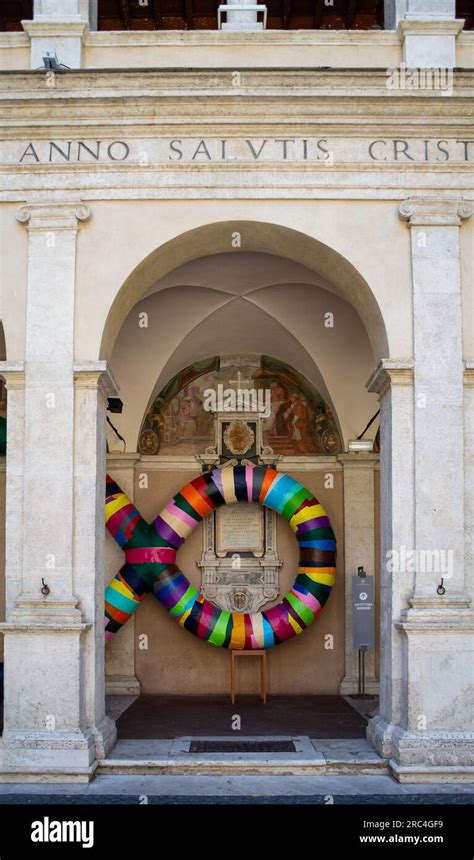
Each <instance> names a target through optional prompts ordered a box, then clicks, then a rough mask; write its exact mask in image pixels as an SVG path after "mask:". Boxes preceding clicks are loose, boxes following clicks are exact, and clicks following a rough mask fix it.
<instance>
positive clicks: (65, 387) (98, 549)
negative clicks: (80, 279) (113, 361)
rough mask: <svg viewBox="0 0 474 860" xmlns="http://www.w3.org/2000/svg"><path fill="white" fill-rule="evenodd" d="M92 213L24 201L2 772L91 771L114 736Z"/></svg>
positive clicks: (79, 776) (22, 775) (103, 386)
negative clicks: (89, 246) (90, 322)
mask: <svg viewBox="0 0 474 860" xmlns="http://www.w3.org/2000/svg"><path fill="white" fill-rule="evenodd" d="M89 214H90V212H89V209H88V207H87V206H84V205H83V204H81V203H80V202H77V201H72V202H60V203H56V202H41V203H40V202H37V203H28V204H25V205H23V206H21V207H20V208H19V210H18V213H17V219H18V221H19V222H20V223H21V224H24V225H26V227H27V229H28V233H29V239H28V279H27V314H26V318H27V323H26V344H25V361H24V365H22V366H20V365H19V366H18V367H12V366H8V365H4V366H3V367H2V372H3V374H4V376H5V378H6V380H7V386H8V387H9V389H10V394H11V395H12V396H10V394H9V413H8V433H9V442H10V441H11V442H12V444H11V445H10V444H9V445H8V449H7V485H8V488H7V494H8V496H9V499H10V500H11V501H12V503H13V504H12V512H11V515H10V516H11V519H10V520H9V521H8V522H7V593H8V605H7V615H6V622H5V623H4V624H2V625H1V629H2V631H3V633H4V636H5V729H4V734H3V753H4V761H3V779H5V780H15V779H20V780H21V779H26V780H34V779H45V778H49V779H53V780H54V779H57V778H58V777H59V775H60V774H62V775H63V776H62V778H63V779H64V774H68V778H70V779H72V780H80V781H84V780H88V779H90V777H91V776H92V775H93V773H94V770H95V767H96V763H97V760H98V758H100V757H103V755H104V753H106V752H107V751H108V750H109V749H110V747H111V745H112V744H113V742H114V739H115V726H114V724H113V722H112V721H111V720H109V719H108V718H107V717H105V707H104V682H103V676H104V668H103V621H102V608H103V573H102V571H103V546H104V529H103V492H101V489H102V488H103V486H104V481H105V407H106V396H107V392H108V391H115V386H114V385H113V383H112V382H111V380H110V377H109V375H108V374H107V369H106V367H105V364H104V363H100V364H99V365H90V364H87V365H85V366H84V365H80V366H75V365H74V307H75V289H76V239H77V233H78V229H79V224H80V222H81V221H84V220H86V219H87V218H88V217H89ZM23 386H24V388H23ZM16 528H17V529H18V531H17V532H16V531H15V529H16ZM20 543H21V546H20ZM15 550H20V551H19V553H18V559H17V560H16V559H15V558H14V554H15ZM99 572H100V584H98V579H99ZM25 654H28V660H25Z"/></svg>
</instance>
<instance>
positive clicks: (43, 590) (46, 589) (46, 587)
mask: <svg viewBox="0 0 474 860" xmlns="http://www.w3.org/2000/svg"><path fill="white" fill-rule="evenodd" d="M41 582H42V583H43V586H42V588H41V594H44V595H45V596H46V595H47V594H49V592H50V588H49V585H46V583H45V581H44V579H43V577H41Z"/></svg>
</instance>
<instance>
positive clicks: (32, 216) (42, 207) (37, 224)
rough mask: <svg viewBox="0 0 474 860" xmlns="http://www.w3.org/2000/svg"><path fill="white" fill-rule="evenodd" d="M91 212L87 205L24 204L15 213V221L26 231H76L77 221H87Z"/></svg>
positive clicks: (69, 203)
mask: <svg viewBox="0 0 474 860" xmlns="http://www.w3.org/2000/svg"><path fill="white" fill-rule="evenodd" d="M90 215H91V210H90V207H89V206H88V205H87V203H81V202H79V201H77V202H74V201H73V202H66V201H64V202H60V201H58V202H51V203H24V204H23V205H22V206H20V207H19V208H18V210H17V212H16V219H17V221H19V223H20V224H25V225H26V226H27V229H28V230H77V229H78V226H79V224H78V222H79V221H87V219H88V218H90Z"/></svg>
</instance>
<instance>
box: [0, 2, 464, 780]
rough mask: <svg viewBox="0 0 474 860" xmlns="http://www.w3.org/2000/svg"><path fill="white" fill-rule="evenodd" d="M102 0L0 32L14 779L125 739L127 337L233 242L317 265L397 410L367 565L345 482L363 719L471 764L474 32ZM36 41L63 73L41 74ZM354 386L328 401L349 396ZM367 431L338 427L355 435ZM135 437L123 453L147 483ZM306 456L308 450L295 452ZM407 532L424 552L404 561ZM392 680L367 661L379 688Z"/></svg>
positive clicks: (396, 11)
mask: <svg viewBox="0 0 474 860" xmlns="http://www.w3.org/2000/svg"><path fill="white" fill-rule="evenodd" d="M92 5H93V4H88V3H87V2H82V0H69V3H68V4H67V7H68V8H67V14H66V10H65V6H66V3H63V2H61V3H56V2H52V0H51V2H48V0H42V2H38V3H35V18H34V20H33V21H31V22H25V24H24V33H19V34H17V33H14V34H2V36H1V37H0V63H1V68H2V69H6V70H8V74H4V75H2V76H1V86H2V90H1V101H0V111H1V113H2V119H3V124H2V132H1V140H0V234H1V236H2V244H3V248H2V250H3V251H4V252H5V253H4V254H2V258H3V259H2V266H3V271H2V278H1V289H2V292H1V319H2V324H3V331H4V335H5V355H4V359H5V360H4V362H3V363H2V365H1V368H0V370H1V374H2V376H3V377H4V378H5V380H6V384H7V388H8V441H7V445H8V447H7V452H8V453H7V458H6V511H7V512H6V553H5V555H6V599H5V603H6V616H5V622H4V623H3V624H2V631H3V634H4V641H5V650H4V655H5V656H4V660H5V727H4V735H3V740H2V746H1V755H2V765H1V767H2V778H3V779H5V780H16V779H24V780H34V779H44V778H50V779H57V780H60V781H61V780H62V781H64V778H65V776H66V775H67V778H68V780H69V779H78V780H88V779H90V778H91V776H92V775H93V773H94V770H95V768H96V766H97V761H98V760H99V759H101V758H104V757H106V756H107V755H108V753H109V752H110V751H111V749H112V748H113V744H114V741H115V727H114V724H113V722H112V721H111V720H110V719H109V718H107V717H106V716H105V708H104V691H105V670H104V664H105V660H104V643H103V625H102V608H103V588H104V570H105V535H104V526H103V486H104V476H105V469H106V456H105V434H106V430H105V409H106V401H107V397H109V396H112V395H114V394H116V393H117V391H118V389H119V387H120V386H121V378H119V376H122V374H114V370H115V366H116V365H117V366H119V360H118V359H117V357H116V354H114V347H115V344H116V342H117V341H118V338H119V337H120V336H121V332H122V331H125V329H126V325H127V319H129V315H130V314H131V313H132V311H133V309H134V308H135V307H136V306H137V303H139V302H142V301H143V300H145V299H146V297H147V296H148V297H149V296H151V295H152V294H153V293H154V292H156V291H157V290H158V291H159V290H160V289H161V287H160V284H161V285H165V286H166V278H168V277H169V276H170V273H172V272H173V271H174V270H176V269H177V268H178V267H180V266H185V265H186V264H188V263H192V262H193V261H195V260H197V259H198V258H204V257H211V256H212V255H224V254H230V253H232V254H238V253H239V252H245V253H251V254H255V255H261V254H266V255H274V256H275V255H276V256H278V257H280V258H282V259H284V260H286V261H288V260H290V261H292V262H293V263H295V264H297V265H299V266H301V267H306V268H307V269H309V270H311V271H312V272H313V273H316V275H317V277H318V278H319V279H320V280H319V281H318V284H319V286H320V287H321V289H322V288H324V289H326V290H327V291H328V294H331V291H332V292H333V293H334V295H335V296H337V298H338V299H339V300H341V301H342V302H343V303H346V304H347V305H348V306H350V308H351V309H352V310H353V311H354V313H355V314H356V315H357V317H358V320H359V321H360V325H361V329H363V332H364V337H365V338H366V340H367V344H368V345H369V347H370V351H371V356H372V373H371V374H370V379H369V381H368V383H367V391H364V388H363V384H362V382H361V383H360V385H358V387H357V396H356V397H354V400H357V405H356V406H355V407H354V408H355V409H359V410H360V415H361V416H362V415H364V416H365V417H366V419H367V420H368V419H369V418H370V417H371V414H373V412H374V411H375V409H376V408H377V398H378V399H379V401H380V409H381V453H380V483H381V488H380V498H381V504H380V549H379V553H380V555H379V559H378V560H376V557H375V543H374V531H375V520H376V513H375V511H376V502H375V494H376V493H378V490H377V485H376V483H375V482H374V478H375V473H376V472H377V460H376V458H374V457H370V456H369V457H364V456H363V455H362V456H359V455H341V456H340V457H339V458H337V459H336V458H334V464H333V465H334V470H335V471H336V470H337V471H338V472H339V473H342V476H343V486H344V494H345V495H344V502H343V508H344V525H343V532H344V534H343V539H344V545H345V559H344V560H342V559H341V560H340V564H341V565H343V561H344V566H343V567H342V570H343V571H345V577H346V587H345V592H344V599H345V607H346V608H345V618H346V625H345V626H346V630H345V635H346V645H345V648H344V649H341V652H340V654H341V659H342V662H343V663H344V664H345V668H344V673H343V676H342V677H341V684H342V686H341V689H342V692H352V691H354V683H355V664H354V654H353V653H352V651H351V649H350V647H349V645H350V630H349V626H350V613H349V593H348V588H349V583H350V576H351V575H352V574H353V573H354V572H355V570H354V567H355V566H356V563H357V559H358V556H359V554H360V553H363V555H364V559H365V560H366V565H367V570H368V572H369V573H371V572H373V570H375V568H376V566H377V564H378V565H379V567H380V607H381V608H380V611H381V631H380V661H381V668H380V711H379V714H378V715H377V716H376V717H374V718H373V719H372V720H371V723H370V725H369V730H368V737H369V739H370V740H371V742H372V743H373V744H374V746H375V748H376V749H377V750H378V752H379V753H380V754H381V755H383V756H384V757H386V758H388V759H389V761H390V765H391V768H392V772H393V773H394V774H395V775H396V776H397V778H398V779H400V780H411V781H417V780H426V779H436V780H438V779H440V778H442V779H449V778H451V779H462V778H466V777H470V778H472V771H473V767H474V752H473V750H474V743H473V741H474V735H473V732H472V712H473V709H472V704H473V702H472V687H473V683H472V682H473V677H472V665H473V663H472V633H473V627H474V616H473V612H472V608H471V599H472V595H473V582H472V576H473V567H472V559H473V555H472V538H471V536H472V532H473V528H472V526H473V522H472V517H473V509H474V500H473V484H472V480H470V477H472V468H473V466H472V462H473V450H472V447H473V446H472V440H473V429H472V414H473V410H472V408H470V407H472V403H471V401H472V388H473V385H472V380H473V355H474V343H473V331H472V316H471V315H470V309H471V308H472V281H471V278H472V272H471V271H470V263H469V260H470V256H469V254H470V249H471V248H472V238H473V219H472V218H471V217H470V216H471V203H470V201H471V200H472V163H473V160H474V144H472V142H471V141H470V138H469V134H468V130H467V121H468V112H469V108H470V104H471V101H472V61H471V59H470V56H471V53H472V36H471V35H470V34H468V33H462V32H461V25H460V24H459V22H458V21H456V20H455V18H454V3H452V2H450V0H440V2H439V3H437V4H436V7H434V4H433V3H432V2H430V3H428V2H424V0H418V2H417V0H392V2H391V3H388V4H387V6H388V10H389V12H390V14H391V16H392V18H393V30H390V31H385V32H378V31H377V32H373V33H372V32H365V33H364V32H361V33H359V32H353V33H352V32H351V33H337V32H327V33H323V32H312V31H307V32H269V33H264V32H239V30H241V27H237V31H236V32H232V30H229V31H228V32H225V33H206V32H203V33H199V32H193V33H185V34H176V33H171V32H159V33H139V32H130V33H123V34H118V33H97V32H94V30H93V27H94V10H93V9H91V6H92ZM428 7H429V8H428ZM434 8H435V11H436V14H433V10H434ZM234 14H237V13H234ZM251 14H253V13H251ZM229 23H232V15H231V17H230V21H229ZM396 27H397V28H398V29H395V28H396ZM45 50H48V51H55V52H56V54H57V56H58V60H59V62H60V63H62V64H64V65H65V66H69V67H70V68H71V69H74V72H73V73H68V72H67V70H63V71H58V72H45V71H36V72H35V71H33V70H35V69H38V67H39V66H42V61H43V60H42V58H43V55H44V52H45ZM403 63H404V64H405V66H406V65H408V66H410V67H415V68H416V69H417V70H418V72H420V71H422V70H423V69H427V68H428V69H429V68H431V67H432V66H433V65H434V64H436V65H438V66H439V65H440V63H441V65H443V67H444V72H445V77H443V78H441V77H439V79H438V84H439V86H436V85H434V84H433V83H431V88H430V89H429V90H428V91H427V90H426V78H422V77H420V76H419V77H418V78H417V80H418V86H416V87H415V86H406V78H403V75H402V74H401V72H400V70H401V69H402V68H404V67H403ZM387 64H389V65H390V69H387V71H385V69H386V66H387ZM319 66H321V68H317V67H319ZM351 66H352V67H353V68H350V67H351ZM323 67H328V68H323ZM30 69H31V71H30ZM397 69H398V70H399V72H400V73H398V74H394V70H395V72H397ZM453 69H454V71H453ZM412 80H413V79H412ZM420 80H424V81H425V84H424V85H423V86H420V85H419V84H420ZM431 81H432V79H431ZM295 277H296V276H295ZM294 283H295V280H294V279H293V282H292V285H293V286H294ZM318 284H315V285H312V286H311V288H312V290H313V287H314V290H313V292H314V293H316V287H318ZM300 285H301V284H300ZM201 286H202V285H201ZM204 286H205V284H204ZM287 286H288V284H287ZM306 286H308V284H306ZM174 288H175V287H174V286H173V287H172V289H174ZM318 288H319V287H318ZM313 292H311V295H313ZM160 295H162V296H163V299H162V302H166V300H167V295H168V296H170V295H171V297H172V292H171V287H170V292H168V293H167V294H165V291H164V288H163V292H162V293H160ZM176 295H178V294H177V293H176ZM289 295H290V292H289V291H288V290H287V291H286V293H284V292H283V293H282V298H281V299H280V298H279V297H278V296H277V295H276V294H275V295H274V296H273V298H272V302H273V314H274V316H275V317H279V319H280V320H283V321H286V325H287V327H288V331H291V332H294V331H296V330H297V331H298V337H297V339H298V340H299V341H300V342H303V341H304V340H305V339H306V343H307V346H305V349H307V351H308V354H310V353H311V350H314V352H315V357H314V363H315V364H317V363H318V360H317V359H318V357H317V348H316V346H317V343H316V338H315V334H314V332H315V327H314V322H313V320H314V318H313V317H311V313H310V303H309V302H310V300H309V298H308V305H306V304H305V300H304V299H302V302H300V306H299V308H300V310H301V304H302V305H303V308H304V309H306V320H305V319H304V316H305V314H300V316H298V312H299V311H298V308H297V307H295V308H293V307H292V305H291V301H289V300H288V296H289ZM309 295H310V293H309V292H308V296H309ZM188 298H189V301H186V302H185V303H180V302H176V306H175V307H174V311H173V307H172V306H167V307H168V311H167V313H169V316H168V317H166V326H165V327H164V330H163V332H162V334H161V341H160V344H162V347H160V348H162V355H161V357H160V361H161V365H160V367H159V368H158V370H159V371H160V372H161V371H163V373H165V371H166V367H167V365H166V362H167V361H169V362H171V358H172V356H173V354H174V351H175V349H176V343H179V342H181V341H182V340H183V339H184V337H185V336H186V337H187V336H188V333H189V331H190V330H192V328H193V326H194V324H195V316H196V314H197V313H198V311H197V310H196V309H195V308H194V306H193V304H192V296H191V295H190V296H189V297H188ZM234 298H235V297H234ZM206 300H207V299H206ZM312 300H313V299H311V301H312ZM203 301H205V299H204V298H202V300H200V307H202V302H203ZM236 301H237V299H236ZM259 301H260V299H259ZM256 303H257V302H256ZM257 304H258V303H257ZM261 304H262V306H263V304H264V303H263V300H262V301H261ZM164 306H165V305H163V307H164ZM178 306H179V308H178ZM236 307H237V305H236ZM341 308H342V305H341ZM178 310H179V313H178ZM212 310H213V312H214V311H215V310H216V309H215V308H214V306H213V308H212ZM328 310H331V308H328ZM265 312H266V311H265ZM186 314H188V315H189V316H186ZM193 315H194V317H193ZM176 316H179V317H180V324H181V325H183V326H187V330H186V331H185V330H184V329H183V330H181V329H180V330H178V328H174V327H173V326H175V322H174V320H175V317H176ZM176 325H177V324H176ZM231 328H232V327H231V326H230V325H229V332H230V331H231ZM336 330H337V327H336ZM173 337H175V339H176V343H175V342H174V341H173ZM229 337H230V335H229ZM275 338H276V339H277V336H276V335H275ZM202 348H203V349H204V347H202ZM233 348H234V346H233ZM235 348H238V345H237V344H235ZM245 348H246V349H247V348H249V347H248V345H247V344H246V346H245ZM251 348H253V349H254V350H255V351H258V350H257V348H256V345H254V346H253V347H251ZM288 348H289V347H288ZM196 349H197V346H196ZM340 349H341V350H344V349H347V346H346V345H345V343H344V340H342V339H341V342H340ZM365 349H366V347H365V341H364V345H362V335H361V339H360V350H361V352H360V355H359V353H357V355H354V357H353V356H351V355H348V359H347V361H348V363H351V361H352V362H353V363H354V365H355V366H356V367H357V368H358V370H357V371H356V372H361V371H362V368H364V367H365V366H366V358H365V357H362V358H361V357H360V356H361V355H362V353H363V355H364V356H365V355H366V352H364V350H365ZM208 354H212V350H210V351H209V352H208ZM198 357H199V358H201V357H203V356H202V355H201V354H200V355H199V356H197V355H196V354H195V355H194V356H193V359H196V358H198ZM144 361H146V356H145V357H144ZM321 361H324V356H321ZM186 363H187V362H184V364H186ZM328 372H329V370H328ZM369 372H370V371H369ZM369 372H367V373H366V376H369ZM115 375H117V379H115V378H114V377H115ZM171 375H172V374H171V373H170V374H169V376H171ZM157 377H158V372H157V373H156V375H155V381H156V378H157ZM125 379H126V371H125V370H124V372H123V380H124V381H125ZM127 384H128V383H127ZM344 385H345V382H344V379H343V378H342V379H341V380H340V382H339V385H338V392H334V397H336V396H338V397H339V399H340V400H341V402H342V401H344V400H345V401H346V407H345V408H346V410H347V414H348V415H349V414H350V408H349V407H348V406H347V404H348V403H350V397H351V392H350V391H348V390H347V387H346V388H344ZM151 394H152V391H151V390H149V396H151ZM329 394H330V395H331V396H332V394H331V391H329ZM374 406H375V408H374ZM358 414H359V413H358ZM141 417H142V415H138V414H137V415H135V416H134V417H133V419H131V423H133V422H135V424H136V425H137V426H139V424H140V420H141ZM127 420H128V419H127ZM359 429H361V428H359ZM356 431H357V427H356V426H355V425H354V428H352V427H351V425H350V419H347V424H346V426H345V429H344V433H343V435H344V442H345V444H346V445H347V443H348V441H349V438H354V436H355V435H356ZM135 450H136V449H135V447H134V445H133V444H131V445H130V447H129V449H128V450H127V452H126V453H125V454H124V455H118V454H114V455H111V458H110V462H109V468H110V470H111V471H112V472H113V474H114V475H115V476H116V477H117V479H118V480H119V482H122V484H123V486H125V488H126V489H129V490H130V491H133V490H135V489H136V487H135V473H136V471H137V469H141V463H140V461H139V458H138V455H136V454H135V453H134V452H135ZM297 465H298V468H300V469H302V470H303V471H304V470H310V469H311V468H313V466H314V464H313V466H312V464H311V463H309V464H308V463H306V464H305V465H304V467H302V464H301V462H300V463H299V464H295V463H293V462H288V461H287V462H286V463H282V465H281V468H283V469H287V470H288V471H289V472H291V473H292V474H293V473H294V472H296V471H297V468H296V466H297ZM161 466H162V467H163V471H166V469H167V468H168V469H169V466H168V467H167V466H166V464H164V463H162V464H161ZM186 468H189V463H188V464H187V463H183V464H182V465H181V469H182V470H183V469H186ZM321 468H325V464H321V465H319V466H317V468H315V473H316V472H317V471H318V470H321ZM191 472H192V473H193V472H195V467H194V466H193V467H192V468H191ZM357 502H358V504H356V503H357ZM341 509H342V506H341ZM355 510H357V514H355V513H354V511H355ZM405 551H409V552H410V551H415V553H417V554H418V555H416V561H415V564H414V566H411V567H410V566H408V567H405V569H402V567H400V566H399V568H398V569H394V568H393V565H392V566H390V565H388V564H387V559H388V557H389V555H388V554H390V553H392V554H394V553H398V555H397V558H398V559H400V558H401V556H402V554H403V552H405ZM427 551H435V552H438V553H441V552H446V553H448V552H451V553H452V555H450V558H451V557H452V565H451V567H450V569H449V572H448V574H444V588H445V591H444V592H443V593H442V594H439V593H438V591H437V588H438V585H439V579H440V575H439V572H438V571H434V570H428V571H427V570H426V567H425V566H423V565H422V564H421V563H420V562H419V559H420V557H421V553H423V552H427ZM119 557H120V553H119V552H118V551H116V555H115V562H117V561H118V559H119ZM113 565H114V559H113V558H112V557H111V558H110V571H109V573H110V574H113V572H115V570H114V568H113ZM441 575H443V574H441ZM43 582H44V583H45V584H46V585H47V586H48V588H49V593H48V594H44V593H42V592H41V588H42V583H43ZM43 587H44V586H43ZM180 635H181V634H180ZM183 635H184V634H183ZM134 639H135V633H134V628H133V622H130V626H129V627H127V630H126V631H125V630H124V631H123V636H122V635H121V638H120V639H119V638H117V641H116V642H114V643H113V645H112V646H111V651H110V653H109V656H108V658H107V659H108V681H107V683H108V686H109V689H110V691H111V692H135V691H137V689H138V681H137V675H136V665H135V650H134ZM282 651H283V649H282ZM376 672H377V667H376V661H375V660H374V661H372V662H371V663H370V664H369V672H368V675H369V677H368V680H369V685H370V689H371V690H374V691H375V690H376V688H377V677H376ZM341 674H342V673H341Z"/></svg>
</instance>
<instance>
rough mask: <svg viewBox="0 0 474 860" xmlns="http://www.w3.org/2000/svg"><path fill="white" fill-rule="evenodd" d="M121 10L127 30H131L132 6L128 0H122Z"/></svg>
mask: <svg viewBox="0 0 474 860" xmlns="http://www.w3.org/2000/svg"><path fill="white" fill-rule="evenodd" d="M120 12H121V15H122V21H123V24H124V27H125V29H126V30H130V7H129V5H128V0H120Z"/></svg>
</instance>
